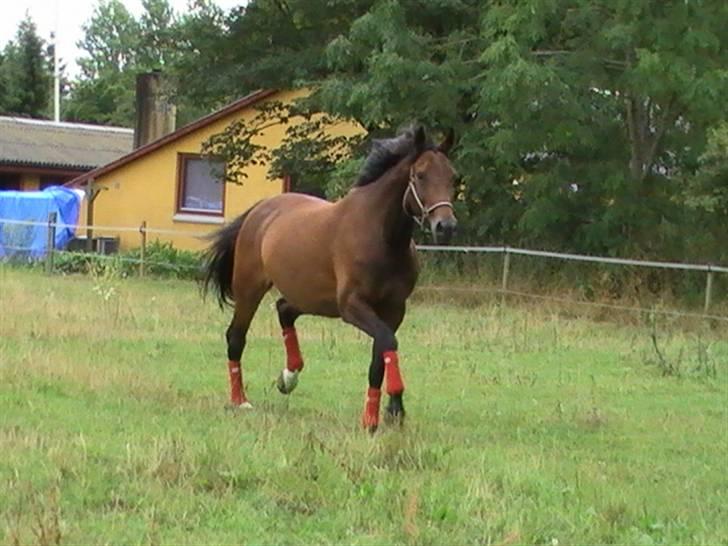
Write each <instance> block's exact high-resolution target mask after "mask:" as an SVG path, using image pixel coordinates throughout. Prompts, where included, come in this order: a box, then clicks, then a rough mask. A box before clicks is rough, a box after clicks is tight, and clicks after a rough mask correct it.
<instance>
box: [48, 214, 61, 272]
mask: <svg viewBox="0 0 728 546" xmlns="http://www.w3.org/2000/svg"><path fill="white" fill-rule="evenodd" d="M57 217H58V216H57V214H56V213H55V212H51V213H49V214H48V240H47V241H46V260H45V270H46V274H48V275H50V274H51V273H53V253H54V251H55V248H56V218H57Z"/></svg>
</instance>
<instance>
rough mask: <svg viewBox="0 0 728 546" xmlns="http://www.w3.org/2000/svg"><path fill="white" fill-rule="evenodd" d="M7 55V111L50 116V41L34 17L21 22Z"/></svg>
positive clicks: (5, 78)
mask: <svg viewBox="0 0 728 546" xmlns="http://www.w3.org/2000/svg"><path fill="white" fill-rule="evenodd" d="M3 57H4V60H3V63H2V72H3V74H4V80H5V81H4V87H5V89H4V94H5V100H4V102H5V104H4V109H5V111H6V112H11V113H14V114H20V115H26V116H31V117H42V116H47V114H48V104H49V103H48V101H49V97H50V92H51V81H52V75H51V74H52V73H51V68H50V66H49V64H48V61H47V57H46V43H45V41H44V40H43V39H42V38H41V37H40V36H39V35H38V31H37V28H36V25H35V23H34V22H33V20H32V19H31V18H30V16H26V17H25V19H23V20H22V21H21V22H20V24H19V26H18V30H17V33H16V35H15V39H14V40H13V41H10V42H8V44H7V45H6V46H5V51H4V54H3Z"/></svg>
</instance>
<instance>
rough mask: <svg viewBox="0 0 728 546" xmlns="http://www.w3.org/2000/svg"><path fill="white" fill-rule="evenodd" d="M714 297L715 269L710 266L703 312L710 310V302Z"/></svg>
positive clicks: (706, 280)
mask: <svg viewBox="0 0 728 546" xmlns="http://www.w3.org/2000/svg"><path fill="white" fill-rule="evenodd" d="M712 299H713V271H712V270H711V269H710V266H708V277H707V278H706V279H705V307H704V308H703V312H704V313H707V312H708V311H709V310H710V302H711V300H712Z"/></svg>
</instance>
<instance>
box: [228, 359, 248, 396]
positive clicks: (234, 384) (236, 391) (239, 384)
mask: <svg viewBox="0 0 728 546" xmlns="http://www.w3.org/2000/svg"><path fill="white" fill-rule="evenodd" d="M228 372H229V373H230V402H232V404H233V405H235V406H239V405H241V404H243V403H245V402H247V401H248V399H247V398H246V397H245V388H244V387H243V368H242V367H241V366H240V362H238V361H235V360H228Z"/></svg>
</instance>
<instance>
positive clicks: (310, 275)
mask: <svg viewBox="0 0 728 546" xmlns="http://www.w3.org/2000/svg"><path fill="white" fill-rule="evenodd" d="M268 273H269V276H270V280H271V282H272V283H273V286H275V288H276V289H277V290H278V291H279V292H280V293H281V295H282V296H283V297H284V298H285V299H286V300H287V301H288V302H289V303H290V304H291V305H293V306H294V307H296V308H297V309H299V310H300V311H302V312H304V313H308V314H313V315H323V316H327V317H337V316H339V308H338V305H337V303H336V281H335V279H333V278H329V276H328V275H327V274H325V273H324V272H322V271H314V270H311V269H309V268H295V267H292V268H290V269H287V268H285V270H279V269H278V268H276V267H272V268H270V270H269V271H268Z"/></svg>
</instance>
